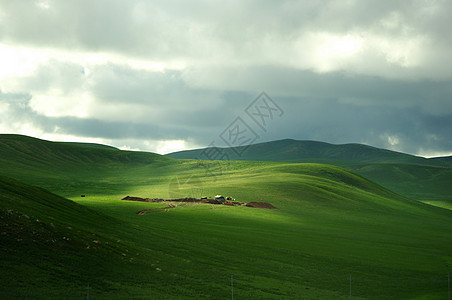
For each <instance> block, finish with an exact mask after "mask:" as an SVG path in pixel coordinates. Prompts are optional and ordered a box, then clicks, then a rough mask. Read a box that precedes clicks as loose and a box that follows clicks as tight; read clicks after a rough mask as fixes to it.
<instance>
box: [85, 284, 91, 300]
mask: <svg viewBox="0 0 452 300" xmlns="http://www.w3.org/2000/svg"><path fill="white" fill-rule="evenodd" d="M90 289H91V288H90V287H89V283H88V286H87V287H86V299H87V300H89V290H90Z"/></svg>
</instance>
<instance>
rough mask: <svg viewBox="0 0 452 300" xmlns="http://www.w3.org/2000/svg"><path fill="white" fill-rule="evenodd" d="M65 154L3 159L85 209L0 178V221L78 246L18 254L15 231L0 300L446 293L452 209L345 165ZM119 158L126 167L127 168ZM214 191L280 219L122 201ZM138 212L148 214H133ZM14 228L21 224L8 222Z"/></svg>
mask: <svg viewBox="0 0 452 300" xmlns="http://www.w3.org/2000/svg"><path fill="white" fill-rule="evenodd" d="M32 143H34V144H33V145H34V146H33V147H34V148H33V149H34V152H37V153H41V152H42V153H46V151H44V150H41V149H40V147H41V146H39V145H40V144H39V143H42V147H44V149H48V148H47V147H53V146H55V145H54V144H52V145H50V144H47V142H45V141H39V140H37V141H36V140H32ZM57 145H58V143H57ZM67 146H68V145H66V146H65V147H67ZM1 147H2V146H1V144H0V148H1ZM22 147H24V148H28V147H27V145H26V143H24V144H22ZM29 147H31V146H29ZM58 147H59V146H58ZM70 147H73V149H74V150H71V148H65V150H64V151H65V152H64V153H65V154H64V155H61V154H60V153H61V152H56V153H58V155H53V153H52V151H49V152H48V153H47V155H46V156H45V158H42V159H41V158H38V157H42V156H39V155H38V156H36V155H34V156H32V157H33V159H32V161H35V162H36V163H38V162H39V164H38V167H39V166H40V170H39V171H40V172H39V173H38V167H36V165H33V164H30V165H29V166H27V165H26V164H24V163H21V162H20V161H19V162H16V161H15V160H14V159H9V160H8V159H7V158H5V157H3V156H2V161H1V164H2V168H1V169H0V173H1V172H5V170H15V172H14V173H13V175H14V178H15V179H18V180H22V181H24V182H27V183H31V184H35V185H38V186H40V187H44V188H46V189H48V190H50V191H51V192H52V193H55V194H58V195H63V196H65V197H67V198H69V199H71V200H73V201H75V202H77V203H78V205H77V204H75V203H74V202H71V201H69V200H65V199H62V198H61V197H59V196H56V195H52V194H49V193H48V192H47V191H44V190H42V189H41V188H34V187H30V186H28V185H26V184H22V183H18V182H16V181H14V180H12V179H8V178H0V183H1V184H0V195H1V196H0V199H1V201H2V202H1V203H2V204H0V208H1V212H2V224H5V223H6V224H16V223H14V222H19V221H18V220H20V222H25V223H24V225H23V227H24V228H29V229H30V230H26V231H27V232H30V231H32V232H33V231H35V232H40V231H39V230H41V229H39V230H38V228H37V227H36V226H38V225H36V224H35V223H37V222H36V221H35V218H36V219H39V220H41V221H42V222H43V223H45V224H46V227H45V228H46V229H45V230H46V231H45V232H49V233H46V234H49V235H55V236H57V235H58V234H59V233H60V232H61V234H62V235H63V236H64V237H66V235H69V234H71V233H73V234H72V235H71V236H70V242H72V241H74V244H73V245H72V244H71V243H69V244H65V243H66V240H63V239H62V238H61V239H62V242H61V243H62V245H61V247H60V246H58V247H56V246H53V244H47V242H46V241H47V240H48V239H46V238H45V236H46V235H45V234H44V233H42V236H43V237H44V239H43V240H41V242H40V245H41V246H39V247H38V248H37V249H35V248H33V246H32V245H33V242H31V243H29V244H27V245H26V246H25V247H24V246H22V245H21V246H19V244H14V240H13V239H14V238H17V235H18V234H21V232H24V231H20V232H19V233H17V232H15V231H11V230H10V231H8V233H7V234H6V235H3V236H2V237H1V238H2V245H3V239H4V238H8V239H10V240H9V241H8V243H9V244H8V247H3V248H2V251H5V249H10V248H11V249H12V250H11V251H10V252H6V253H7V255H5V256H3V257H2V259H3V261H6V262H7V268H8V270H9V272H12V273H11V274H14V275H13V277H11V278H13V279H10V282H9V283H8V285H6V287H5V288H1V289H0V294H1V295H2V296H4V295H6V296H7V297H8V296H10V297H11V296H12V295H13V294H12V293H15V292H17V291H19V292H20V293H19V295H25V296H27V295H28V296H29V295H34V296H35V297H37V298H39V295H41V298H46V297H45V295H46V294H45V293H42V294H41V291H44V290H46V289H47V290H52V293H53V294H52V295H57V298H64V297H69V298H70V297H71V295H73V294H77V293H78V294H77V295H80V294H83V293H85V294H83V296H86V289H85V288H86V286H87V283H90V285H91V286H92V290H91V292H92V293H93V294H92V295H95V296H97V297H99V298H118V299H124V298H157V299H158V298H165V299H166V298H187V299H188V298H198V299H204V298H215V299H218V298H229V297H231V276H232V279H233V284H234V296H235V297H236V298H239V299H258V298H260V299H276V298H278V299H301V298H304V299H317V298H320V299H348V297H349V284H350V282H349V280H350V276H352V294H353V298H354V299H390V298H392V299H410V298H411V299H412V298H418V299H444V298H445V297H446V295H447V273H448V272H449V271H450V266H451V264H452V233H451V232H452V231H451V229H452V228H451V226H452V225H451V218H452V212H451V211H448V210H445V209H441V208H436V207H433V206H430V205H425V204H423V203H420V202H418V201H413V200H411V199H408V198H405V197H402V196H399V195H397V194H395V193H393V192H391V191H389V190H387V189H385V188H383V187H381V186H379V185H377V184H375V183H373V182H371V181H369V180H367V179H365V178H363V177H361V176H360V175H357V174H354V173H351V172H350V171H347V170H345V169H342V168H340V167H336V166H328V165H322V164H307V163H282V162H251V161H250V162H249V161H197V160H174V159H170V158H165V157H162V156H159V155H154V154H147V153H138V154H137V155H138V157H140V159H137V158H135V157H134V155H135V154H133V153H129V152H124V153H122V152H121V151H120V150H110V149H99V148H97V149H93V148H90V152H89V153H91V154H90V155H91V156H90V160H89V162H87V163H85V159H81V158H82V157H86V154H85V152H84V151H88V150H81V149H80V147H79V146H77V145H70ZM83 147H85V146H83ZM0 151H4V152H3V153H6V152H5V151H6V150H5V149H1V150H0ZM8 151H11V150H8ZM105 151H107V152H105ZM107 153H108V154H107ZM15 155H17V156H15V157H16V158H21V159H23V158H24V157H26V158H27V159H30V158H29V157H28V156H24V154H17V153H16V154H15ZM98 155H99V157H98ZM124 155H126V156H127V155H129V156H131V157H130V158H129V160H124V159H123V156H124ZM148 156H149V157H148ZM74 161H76V162H78V163H73V162H74ZM66 164H67V165H68V166H69V167H67V168H65V167H64V166H65V165H66ZM18 166H20V167H18ZM87 169H89V172H87ZM2 174H4V173H2ZM80 194H85V195H86V197H83V198H82V197H80ZM216 194H223V195H230V196H233V197H234V198H236V199H237V200H238V201H241V202H249V201H261V200H260V199H263V201H266V202H269V203H271V204H273V205H274V206H276V207H277V208H278V209H277V210H265V209H254V208H248V207H228V206H214V205H207V204H199V205H187V204H180V205H179V206H177V207H175V208H172V209H165V210H162V209H158V208H161V207H164V206H165V205H166V204H164V203H144V202H131V201H122V200H120V199H121V198H123V197H124V196H126V195H131V196H141V197H151V198H153V197H157V198H167V197H172V196H180V197H192V196H196V197H199V196H201V195H207V196H212V195H216ZM5 199H6V200H5ZM5 203H6V204H5ZM55 203H57V204H58V205H57V204H55ZM80 205H82V206H80ZM46 206H49V207H50V209H48V210H46V209H45V207H46ZM52 207H56V208H55V209H54V208H52ZM142 209H151V210H150V213H148V214H145V215H137V214H136V212H138V211H140V210H142ZM8 210H14V211H17V212H21V213H25V214H27V216H29V217H30V219H27V218H24V217H23V216H20V215H17V214H9V213H8ZM60 210H61V213H60ZM13 217H14V218H16V219H17V220H16V219H12V220H10V219H7V218H13ZM52 218H53V219H52ZM4 220H7V221H6V222H5V221H4ZM30 220H31V221H30ZM32 221H33V222H32ZM27 222H31V223H27ZM49 222H50V223H53V224H54V226H55V228H56V229H55V232H53V231H52V230H53V229H51V228H53V227H51V225H50V223H49ZM37 224H39V223H37ZM60 224H61V225H60ZM39 226H41V225H39ZM11 227H17V226H15V225H13V226H11ZM67 227H71V228H72V229H68V228H67ZM2 230H3V229H2ZM59 230H61V231H59ZM66 230H67V231H66ZM93 234H94V237H95V238H94V237H93V238H91V236H92V235H93ZM5 236H6V237H5ZM88 237H89V238H88ZM94 239H96V240H99V241H101V243H100V244H96V245H98V247H99V249H100V250H96V251H99V253H98V254H96V253H94V254H92V252H88V254H84V253H86V252H83V251H85V249H83V247H86V243H89V242H91V244H93V240H94ZM35 240H36V239H35ZM118 240H119V241H120V242H117V241H118ZM15 242H16V243H19V242H17V241H15ZM63 245H66V246H67V247H68V248H67V250H62V248H63ZM126 250H127V251H126ZM30 252H33V253H36V255H34V256H32V255H29V253H30ZM123 254H125V256H124V255H123ZM27 255H28V256H29V258H27V259H25V260H21V257H23V256H25V257H27ZM85 256H86V258H85ZM40 257H44V258H45V259H44V260H42V261H41V260H40ZM59 257H63V258H64V259H63V258H59ZM3 261H2V266H3ZM98 264H99V265H100V267H93V266H97V265H98ZM74 265H75V266H74ZM85 269H86V272H83V270H85ZM29 270H31V271H29ZM55 270H58V272H57V271H55ZM54 272H55V274H56V275H51V274H53V273H54ZM1 273H2V274H5V273H4V272H1ZM85 273H86V274H85ZM61 274H68V275H67V276H66V275H65V276H60V275H61ZM3 276H5V275H3ZM40 278H42V279H40ZM2 279H4V278H2ZM11 291H13V292H11ZM26 291H29V292H26ZM26 293H28V294H26ZM43 295H44V296H43ZM47 298H50V297H47ZM75 298H77V297H75ZM79 298H81V297H79ZM93 298H94V297H93Z"/></svg>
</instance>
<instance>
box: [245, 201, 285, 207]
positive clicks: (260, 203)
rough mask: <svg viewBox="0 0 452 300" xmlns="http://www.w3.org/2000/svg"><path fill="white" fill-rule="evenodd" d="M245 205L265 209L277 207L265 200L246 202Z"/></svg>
mask: <svg viewBox="0 0 452 300" xmlns="http://www.w3.org/2000/svg"><path fill="white" fill-rule="evenodd" d="M245 206H248V207H254V208H265V209H278V208H276V207H274V206H273V205H271V204H270V203H267V202H248V203H247V204H246V205H245Z"/></svg>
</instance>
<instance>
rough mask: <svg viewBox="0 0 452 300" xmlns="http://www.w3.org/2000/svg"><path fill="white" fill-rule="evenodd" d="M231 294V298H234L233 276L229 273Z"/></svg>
mask: <svg viewBox="0 0 452 300" xmlns="http://www.w3.org/2000/svg"><path fill="white" fill-rule="evenodd" d="M231 296H232V298H231V299H232V300H234V277H233V275H231Z"/></svg>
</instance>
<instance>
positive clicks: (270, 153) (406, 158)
mask: <svg viewBox="0 0 452 300" xmlns="http://www.w3.org/2000/svg"><path fill="white" fill-rule="evenodd" d="M219 149H220V150H221V151H224V153H226V154H227V156H228V158H229V159H230V160H255V161H286V162H323V163H330V164H335V162H341V163H344V162H347V163H407V164H422V165H437V164H439V162H437V161H433V160H429V159H426V158H423V157H418V156H414V155H410V154H405V153H400V152H395V151H391V150H386V149H380V148H376V147H371V146H367V145H362V144H343V145H335V144H329V143H324V142H316V141H298V140H292V139H285V140H279V141H273V142H266V143H259V144H254V145H251V146H242V147H236V148H219ZM215 150H218V148H217V149H214V148H204V149H195V150H186V151H179V152H174V153H170V154H167V155H168V156H170V157H173V158H178V159H209V153H214V152H215Z"/></svg>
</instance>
